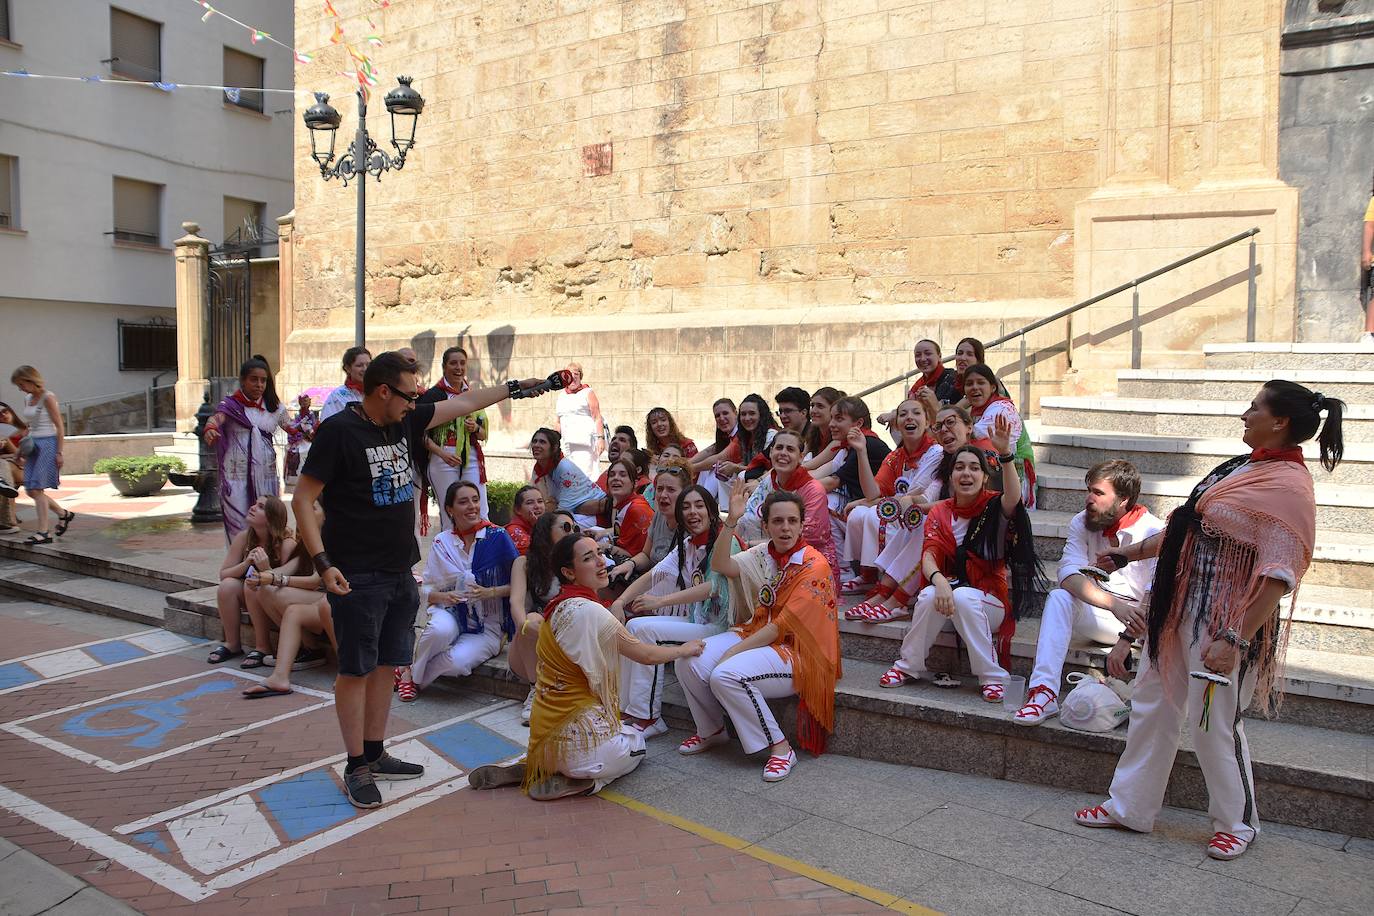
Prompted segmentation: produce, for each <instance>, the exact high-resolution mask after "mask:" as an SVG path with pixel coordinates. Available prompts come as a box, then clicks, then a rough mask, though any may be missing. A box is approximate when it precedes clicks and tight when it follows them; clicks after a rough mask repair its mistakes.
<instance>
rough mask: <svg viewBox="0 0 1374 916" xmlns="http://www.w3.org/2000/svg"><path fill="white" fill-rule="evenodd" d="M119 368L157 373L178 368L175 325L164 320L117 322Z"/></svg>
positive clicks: (123, 370) (126, 370) (125, 370)
mask: <svg viewBox="0 0 1374 916" xmlns="http://www.w3.org/2000/svg"><path fill="white" fill-rule="evenodd" d="M118 325H119V371H120V372H157V371H161V370H163V369H175V368H176V367H177V328H176V325H174V324H168V323H167V322H165V321H158V320H155V321H152V322H137V321H123V320H121V321H119V322H118Z"/></svg>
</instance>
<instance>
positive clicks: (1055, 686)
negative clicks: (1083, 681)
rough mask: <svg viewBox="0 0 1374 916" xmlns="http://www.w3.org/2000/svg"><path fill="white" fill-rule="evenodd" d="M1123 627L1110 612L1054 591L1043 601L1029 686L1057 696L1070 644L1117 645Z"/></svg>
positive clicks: (1063, 591) (1057, 589)
mask: <svg viewBox="0 0 1374 916" xmlns="http://www.w3.org/2000/svg"><path fill="white" fill-rule="evenodd" d="M1124 626H1125V625H1124V624H1122V622H1121V621H1120V620H1117V619H1116V615H1115V614H1113V613H1112V612H1111V611H1109V610H1106V609H1105V608H1100V607H1097V606H1096V605H1093V604H1089V603H1088V602H1086V601H1079V600H1078V599H1077V598H1075V597H1074V596H1073V595H1071V594H1069V593H1068V592H1067V591H1065V590H1064V589H1062V588H1056V589H1055V590H1054V591H1052V592H1050V594H1049V597H1048V598H1046V599H1045V613H1044V615H1043V616H1042V617H1041V618H1040V639H1039V640H1038V641H1037V643H1036V646H1035V670H1034V671H1032V672H1031V677H1030V684H1029V686H1031V687H1035V686H1037V685H1042V686H1045V687H1048V688H1050V689H1051V690H1053V691H1054V695H1055V696H1059V695H1060V693H1059V687H1060V679H1061V678H1062V677H1063V675H1064V659H1065V657H1067V656H1068V654H1069V643H1070V641H1072V640H1073V639H1079V640H1088V641H1090V642H1095V643H1101V644H1103V645H1108V646H1109V645H1111V644H1112V643H1114V642H1116V639H1117V637H1118V636H1120V635H1121V631H1122V629H1123V628H1124Z"/></svg>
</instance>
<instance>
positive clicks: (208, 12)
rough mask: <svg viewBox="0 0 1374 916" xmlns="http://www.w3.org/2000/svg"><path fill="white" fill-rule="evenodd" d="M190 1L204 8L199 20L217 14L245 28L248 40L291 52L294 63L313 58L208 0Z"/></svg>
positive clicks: (202, 20) (301, 62) (203, 20)
mask: <svg viewBox="0 0 1374 916" xmlns="http://www.w3.org/2000/svg"><path fill="white" fill-rule="evenodd" d="M190 2H192V3H194V4H196V5H197V6H199V7H200V8H202V9H203V10H205V15H203V16H201V17H200V21H201V22H209V21H210V20H211V19H212V18H213V17H215V16H218V17H220V18H221V19H227V20H228V21H229V22H232V23H233V24H234V25H236V26H238V27H239V28H242V29H247V30H248V40H249V41H250V42H252V43H253V44H257V43H258V42H261V41H267V42H271V43H272V44H274V45H277V46H279V47H282V48H285V49H286V50H288V51H290V52H291V56H292V57H294V58H295V59H296V63H298V64H308V63H310V62H311V61H313V60H314V58H313V57H311V56H310V55H309V54H306V53H305V52H304V51H297V50H296V49H295V48H293V47H291V45H289V44H287V43H286V42H284V41H279V40H277V39H275V38H273V37H272V36H271V35H269V34H268V33H267V32H264V31H263V30H262V29H258V28H254V27H253V26H251V25H249V24H248V23H246V22H243V21H241V20H239V19H235V18H234V17H233V16H231V15H229V14H228V13H226V12H225V11H224V10H222V9H220V8H219V7H217V6H212V5H211V4H210V0H190Z"/></svg>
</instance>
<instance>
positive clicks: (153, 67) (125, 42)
mask: <svg viewBox="0 0 1374 916" xmlns="http://www.w3.org/2000/svg"><path fill="white" fill-rule="evenodd" d="M110 56H111V57H113V58H114V60H113V61H111V62H110V70H111V71H112V72H114V73H117V74H119V75H120V76H127V77H128V78H130V79H135V80H151V81H153V82H156V81H158V80H160V79H162V26H161V25H159V24H158V23H156V22H153V21H152V20H151V19H144V18H143V17H142V16H135V15H134V14H133V13H126V12H124V11H123V10H117V9H113V8H111V9H110Z"/></svg>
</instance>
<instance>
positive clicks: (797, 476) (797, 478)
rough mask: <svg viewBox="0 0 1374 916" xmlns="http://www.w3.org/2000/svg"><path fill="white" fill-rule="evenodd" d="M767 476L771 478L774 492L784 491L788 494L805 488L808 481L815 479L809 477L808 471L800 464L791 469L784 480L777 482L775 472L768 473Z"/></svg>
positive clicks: (776, 473)
mask: <svg viewBox="0 0 1374 916" xmlns="http://www.w3.org/2000/svg"><path fill="white" fill-rule="evenodd" d="M769 476H770V477H772V478H773V489H774V490H786V491H787V492H789V493H795V492H797V491H798V490H800V489H801V488H802V487H804V486H806V482H807V481H808V480H815V479H816V478H814V477H812V476H811V472H810V471H808V470H807V469H806V468H805V467H803V466H802V465H800V464H799V465H797V466H796V467H794V468H793V469H792V473H791V474H788V475H787V479H786V480H783V481H780V480H778V472H777V471H769Z"/></svg>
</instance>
